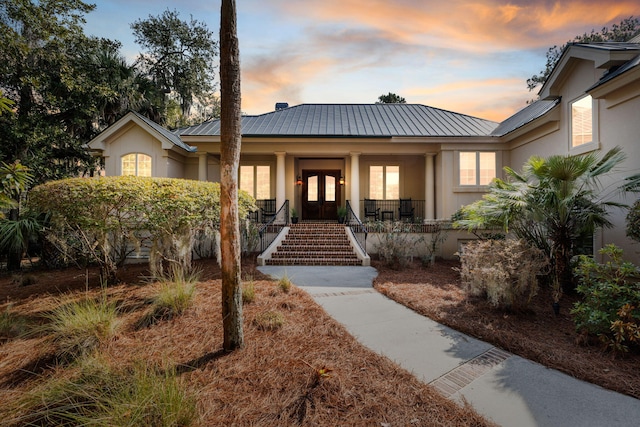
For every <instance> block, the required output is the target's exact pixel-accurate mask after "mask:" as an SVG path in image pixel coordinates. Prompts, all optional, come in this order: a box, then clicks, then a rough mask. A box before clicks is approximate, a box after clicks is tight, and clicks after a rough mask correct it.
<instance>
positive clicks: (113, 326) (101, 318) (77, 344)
mask: <svg viewBox="0 0 640 427" xmlns="http://www.w3.org/2000/svg"><path fill="white" fill-rule="evenodd" d="M44 317H45V319H46V320H47V321H48V322H47V323H45V324H44V325H43V326H42V327H41V328H38V332H42V333H45V334H48V335H49V337H50V339H51V341H52V342H53V344H54V345H55V347H56V356H57V357H58V358H59V359H60V360H64V361H69V360H73V359H75V358H78V357H81V356H86V355H89V354H91V353H92V352H93V351H94V350H95V349H96V348H97V347H98V346H99V345H100V344H102V343H105V342H106V341H108V340H110V339H111V338H113V337H114V336H115V334H116V330H117V328H118V326H119V323H120V322H119V321H118V310H117V307H116V304H115V303H114V302H110V301H108V299H107V297H106V295H105V294H104V293H103V294H102V295H100V296H98V297H97V298H90V297H86V298H82V299H80V300H76V301H71V302H65V301H64V300H63V299H62V298H60V299H59V300H58V306H57V307H56V308H54V309H53V310H52V311H51V312H49V313H47V314H46V315H45V316H44Z"/></svg>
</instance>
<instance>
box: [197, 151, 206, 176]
mask: <svg viewBox="0 0 640 427" xmlns="http://www.w3.org/2000/svg"><path fill="white" fill-rule="evenodd" d="M208 158H209V156H208V155H207V153H206V152H205V153H198V180H199V181H207V179H208V176H207V167H208V162H207V160H208Z"/></svg>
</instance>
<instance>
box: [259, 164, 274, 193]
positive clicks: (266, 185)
mask: <svg viewBox="0 0 640 427" xmlns="http://www.w3.org/2000/svg"><path fill="white" fill-rule="evenodd" d="M269 198H271V173H270V168H269V166H256V199H269Z"/></svg>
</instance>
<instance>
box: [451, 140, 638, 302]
mask: <svg viewBox="0 0 640 427" xmlns="http://www.w3.org/2000/svg"><path fill="white" fill-rule="evenodd" d="M624 159H625V155H624V153H623V152H622V151H621V150H620V148H618V147H616V148H614V149H612V150H610V151H609V152H607V153H606V154H605V155H604V156H602V158H599V157H598V156H597V155H596V154H595V153H589V154H585V155H577V156H559V155H558V156H551V157H549V158H546V159H544V158H541V157H537V156H534V157H531V158H530V159H529V160H528V161H527V162H526V163H525V165H524V167H523V170H522V172H521V173H518V172H516V171H514V170H513V169H511V168H505V173H506V175H507V180H505V181H503V180H499V179H496V180H494V182H493V183H492V184H491V186H490V191H489V194H487V195H486V196H485V197H484V198H483V199H482V200H479V201H477V202H475V203H473V204H471V205H469V206H466V207H464V208H463V209H462V219H461V220H459V221H457V225H458V226H459V227H464V228H468V229H470V230H475V229H484V228H489V227H491V226H500V227H502V228H503V229H504V230H505V231H506V232H509V231H512V232H513V233H514V234H515V235H516V236H517V237H519V238H523V239H525V240H527V241H529V242H530V243H532V244H534V245H535V246H537V247H539V248H540V249H542V250H544V251H545V252H546V253H547V254H548V255H549V258H550V259H551V260H552V262H553V266H554V270H553V285H554V291H555V292H554V293H555V295H554V302H558V300H559V298H560V296H561V294H562V290H563V289H564V290H569V289H571V284H572V274H571V268H570V260H571V257H572V256H573V255H575V254H576V253H577V252H578V251H579V249H580V248H579V247H580V242H581V241H585V239H588V238H591V237H592V236H593V232H594V231H595V229H596V228H600V227H610V226H611V225H612V224H611V222H610V221H609V220H608V208H609V207H612V206H615V207H623V205H621V204H619V203H616V202H612V201H607V200H606V199H605V198H606V196H607V195H606V194H605V195H603V192H602V191H601V190H602V189H601V188H600V183H599V181H600V178H602V177H603V176H604V175H605V174H607V173H608V172H610V171H612V170H613V169H614V168H615V167H616V166H617V165H619V164H620V163H621V162H622V161H623V160H624Z"/></svg>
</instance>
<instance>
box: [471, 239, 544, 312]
mask: <svg viewBox="0 0 640 427" xmlns="http://www.w3.org/2000/svg"><path fill="white" fill-rule="evenodd" d="M460 261H461V266H460V276H461V279H462V285H463V287H464V289H465V291H467V292H468V293H469V294H471V295H476V296H486V297H487V299H488V301H489V302H490V303H491V305H493V306H494V307H501V308H507V309H514V310H519V309H523V308H526V307H527V306H528V305H529V303H530V302H531V300H532V298H533V297H534V296H535V295H536V293H537V291H538V276H539V275H540V274H542V273H543V272H544V270H545V268H547V266H548V264H549V263H548V260H547V258H546V257H545V255H544V253H543V252H542V251H541V250H539V249H537V248H534V247H532V246H529V245H527V244H526V243H525V242H524V241H522V240H514V239H507V240H478V241H474V242H470V243H467V244H466V245H465V246H464V250H463V251H462V253H461V255H460Z"/></svg>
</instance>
